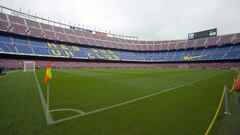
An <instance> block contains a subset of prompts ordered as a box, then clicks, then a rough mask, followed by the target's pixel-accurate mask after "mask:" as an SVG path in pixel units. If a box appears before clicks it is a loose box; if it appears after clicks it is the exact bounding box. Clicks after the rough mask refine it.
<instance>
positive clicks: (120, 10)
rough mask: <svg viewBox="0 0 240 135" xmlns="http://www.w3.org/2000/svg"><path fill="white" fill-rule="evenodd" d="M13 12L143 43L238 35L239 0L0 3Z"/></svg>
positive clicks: (35, 0)
mask: <svg viewBox="0 0 240 135" xmlns="http://www.w3.org/2000/svg"><path fill="white" fill-rule="evenodd" d="M0 4H1V5H3V6H7V7H10V8H13V9H17V10H19V9H20V8H22V11H24V12H27V11H28V10H29V11H30V13H32V14H35V13H37V15H38V16H42V17H45V18H47V17H50V19H54V20H59V19H60V20H61V21H62V22H65V23H67V24H69V22H71V24H74V23H75V24H78V23H79V24H80V26H83V25H84V27H86V26H87V27H88V28H97V30H99V29H100V30H101V31H106V30H107V31H111V32H112V33H117V34H119V33H121V34H122V33H124V35H132V36H139V38H140V39H146V40H168V39H184V38H187V33H190V32H195V31H200V30H205V29H209V28H215V27H216V28H218V34H219V35H222V34H229V33H237V32H240V17H239V16H240V15H239V13H240V0H144V1H143V0H0Z"/></svg>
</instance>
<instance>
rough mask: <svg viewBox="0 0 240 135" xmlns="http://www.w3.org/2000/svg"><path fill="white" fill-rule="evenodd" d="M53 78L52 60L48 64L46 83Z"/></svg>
mask: <svg viewBox="0 0 240 135" xmlns="http://www.w3.org/2000/svg"><path fill="white" fill-rule="evenodd" d="M51 79H52V71H51V63H50V61H49V62H48V64H47V70H46V75H45V79H44V83H48V81H49V80H51Z"/></svg>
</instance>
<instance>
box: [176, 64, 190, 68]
mask: <svg viewBox="0 0 240 135" xmlns="http://www.w3.org/2000/svg"><path fill="white" fill-rule="evenodd" d="M178 68H179V69H188V65H185V64H184V65H183V64H182V65H178Z"/></svg>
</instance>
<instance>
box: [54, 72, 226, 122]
mask: <svg viewBox="0 0 240 135" xmlns="http://www.w3.org/2000/svg"><path fill="white" fill-rule="evenodd" d="M219 74H222V73H218V74H215V75H211V76H208V77H205V78H201V79H198V80H195V81H190V82H187V83H183V84H180V85H178V86H175V87H172V88H168V89H165V90H163V91H159V92H156V93H153V94H150V95H146V96H143V97H140V98H135V99H132V100H129V101H126V102H122V103H119V104H115V105H111V106H107V107H103V108H100V109H97V110H93V111H89V112H84V113H80V114H78V115H74V116H70V117H66V118H63V119H59V120H55V121H53V122H51V123H50V124H57V123H60V122H64V121H68V120H72V119H75V118H78V117H83V116H87V115H90V114H94V113H97V112H101V111H105V110H109V109H112V108H116V107H119V106H123V105H126V104H130V103H133V102H137V101H141V100H144V99H147V98H150V97H153V96H156V95H159V94H162V93H165V92H169V91H172V90H176V89H178V88H181V87H184V86H188V85H190V84H193V83H197V82H200V81H203V80H206V79H209V78H212V77H215V76H217V75H219ZM74 110H78V109H74ZM78 111H80V110H78Z"/></svg>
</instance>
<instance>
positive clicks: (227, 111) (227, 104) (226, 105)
mask: <svg viewBox="0 0 240 135" xmlns="http://www.w3.org/2000/svg"><path fill="white" fill-rule="evenodd" d="M224 89H225V95H224V96H225V112H224V114H226V115H230V114H231V113H230V112H229V102H228V91H227V85H226V84H225V85H224Z"/></svg>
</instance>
